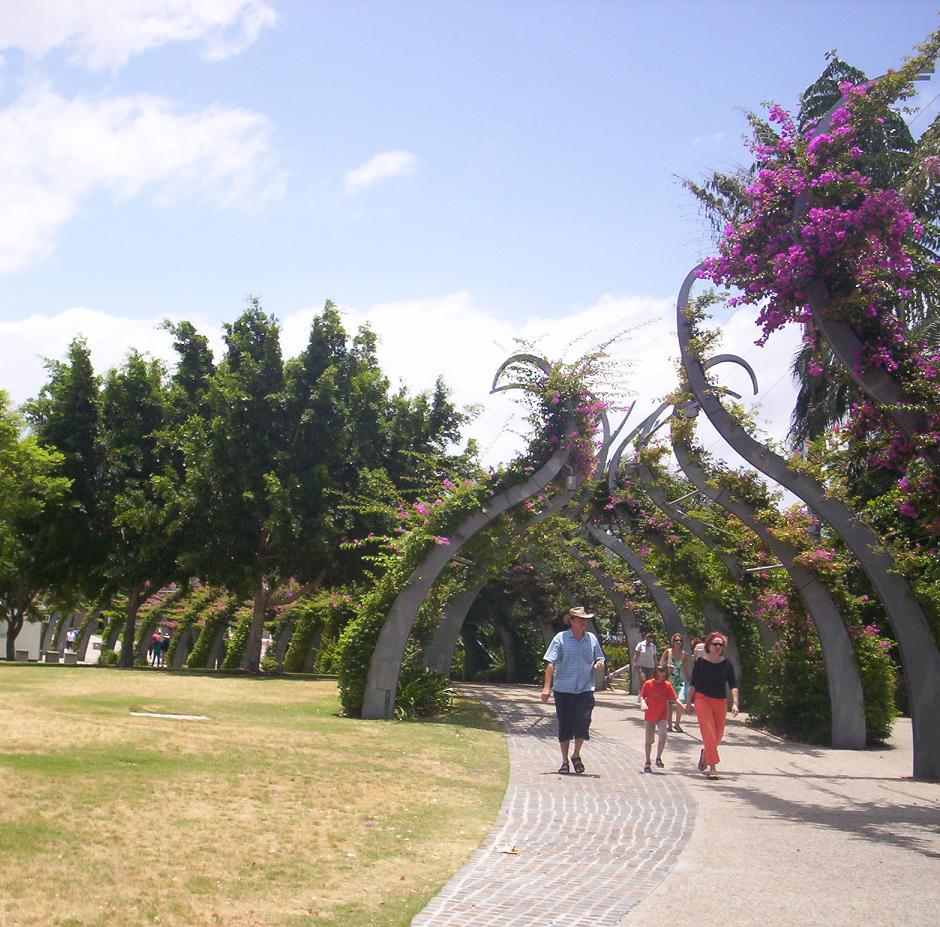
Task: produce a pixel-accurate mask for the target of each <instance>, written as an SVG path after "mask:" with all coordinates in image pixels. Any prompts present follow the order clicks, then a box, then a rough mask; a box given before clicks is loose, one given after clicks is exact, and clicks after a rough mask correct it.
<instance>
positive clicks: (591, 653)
mask: <svg viewBox="0 0 940 927" xmlns="http://www.w3.org/2000/svg"><path fill="white" fill-rule="evenodd" d="M543 659H544V660H546V661H547V662H548V663H554V664H555V670H554V673H553V674H552V689H553V690H554V691H555V692H571V693H575V694H577V693H579V692H593V691H594V664H595V663H596V662H597V661H598V660H604V651H603V650H601V645H600V644H599V643H598V642H597V638H596V637H595V636H594V635H593V634H592V633H591V632H590V631H585V632H584V636H583V637H582V638H581V640H577V639H576V638H575V636H574V635H573V634H572V633H571V630H570V629H569V630H567V631H562V632H560V633H559V634H556V635H555V636H554V637H553V638H552V642H551V643H550V644H549V645H548V650H546V651H545V656H544V657H543Z"/></svg>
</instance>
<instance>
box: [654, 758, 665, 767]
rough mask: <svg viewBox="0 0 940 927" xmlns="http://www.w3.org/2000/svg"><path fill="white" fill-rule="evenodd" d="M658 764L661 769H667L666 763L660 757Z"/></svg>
mask: <svg viewBox="0 0 940 927" xmlns="http://www.w3.org/2000/svg"><path fill="white" fill-rule="evenodd" d="M656 765H657V766H658V767H659V768H660V769H665V768H666V764H665V763H664V762H663V761H662V760H660V759H658V758H657V760H656Z"/></svg>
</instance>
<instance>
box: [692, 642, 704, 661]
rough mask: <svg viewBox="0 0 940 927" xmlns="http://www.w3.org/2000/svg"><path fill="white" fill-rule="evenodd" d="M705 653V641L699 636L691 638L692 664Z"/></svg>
mask: <svg viewBox="0 0 940 927" xmlns="http://www.w3.org/2000/svg"><path fill="white" fill-rule="evenodd" d="M704 654H705V642H704V641H703V640H702V639H701V638H700V637H693V638H692V665H693V666H694V665H695V661H696V660H697V659H698V658H699V657H701V656H704Z"/></svg>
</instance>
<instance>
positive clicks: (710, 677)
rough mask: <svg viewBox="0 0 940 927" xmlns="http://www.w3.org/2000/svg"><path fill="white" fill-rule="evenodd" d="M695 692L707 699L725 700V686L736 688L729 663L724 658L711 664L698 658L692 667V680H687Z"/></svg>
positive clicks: (732, 669)
mask: <svg viewBox="0 0 940 927" xmlns="http://www.w3.org/2000/svg"><path fill="white" fill-rule="evenodd" d="M689 685H691V686H692V687H693V688H694V689H695V691H696V692H701V693H702V695H707V696H708V697H709V698H727V691H726V690H725V686H726V685H727V686H728V688H729V689H736V688H737V686H738V683H737V681H736V680H735V676H734V667H733V666H732V665H731V661H730V660H728V659H727V658H725V659H724V660H720V661H719V662H718V663H712V662H711V661H710V660H706V659H705V658H704V657H699V658H698V659H697V660H696V661H695V665H694V666H693V667H692V678H691V679H690V680H689Z"/></svg>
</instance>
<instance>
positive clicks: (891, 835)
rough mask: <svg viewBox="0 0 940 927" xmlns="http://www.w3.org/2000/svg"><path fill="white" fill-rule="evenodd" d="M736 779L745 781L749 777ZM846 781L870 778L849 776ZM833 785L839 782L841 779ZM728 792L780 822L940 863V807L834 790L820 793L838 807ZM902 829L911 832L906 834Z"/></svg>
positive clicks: (742, 789) (734, 788) (732, 788)
mask: <svg viewBox="0 0 940 927" xmlns="http://www.w3.org/2000/svg"><path fill="white" fill-rule="evenodd" d="M747 775H750V774H747ZM736 778H737V779H740V778H745V776H737V777H736ZM801 778H818V777H816V776H810V777H801ZM839 778H843V777H839ZM844 778H846V779H855V778H858V779H864V778H868V777H865V776H846V777H844ZM833 781H835V782H838V779H835V780H833ZM725 790H726V791H727V793H728V794H729V795H733V796H734V797H735V798H738V799H739V800H740V801H742V802H746V803H747V804H749V805H750V806H751V807H753V808H754V809H755V810H757V811H760V812H762V813H763V814H765V815H768V816H770V817H773V818H777V819H778V820H782V821H788V822H791V823H794V824H812V825H815V826H817V827H822V828H826V829H835V830H839V831H842V832H843V833H845V834H848V835H849V836H852V837H857V838H858V839H859V840H867V841H872V842H874V843H884V844H888V845H890V846H894V847H898V848H900V849H902V850H908V851H910V852H911V853H917V854H918V855H922V856H929V857H931V858H933V859H940V851H938V845H940V844H938V834H940V812H938V811H937V808H936V805H933V806H931V805H927V804H924V805H916V804H911V803H906V804H892V805H890V806H888V805H884V804H880V803H878V802H863V801H856V800H854V799H852V798H850V797H849V796H847V795H844V794H841V793H839V792H837V791H836V790H834V789H829V790H827V789H820V791H822V792H825V793H827V794H829V795H831V796H833V797H834V798H836V799H837V800H838V802H839V806H838V807H830V806H826V805H819V804H814V803H812V802H807V801H790V800H789V799H786V798H781V797H780V796H779V795H770V794H768V793H767V792H762V791H759V790H757V789H751V788H747V787H746V786H739V785H733V784H732V785H727V786H725ZM902 828H904V829H907V830H908V831H909V832H908V833H904V832H902V830H901V829H902Z"/></svg>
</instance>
